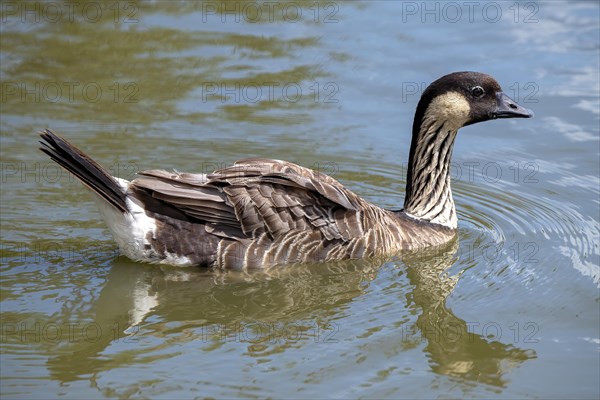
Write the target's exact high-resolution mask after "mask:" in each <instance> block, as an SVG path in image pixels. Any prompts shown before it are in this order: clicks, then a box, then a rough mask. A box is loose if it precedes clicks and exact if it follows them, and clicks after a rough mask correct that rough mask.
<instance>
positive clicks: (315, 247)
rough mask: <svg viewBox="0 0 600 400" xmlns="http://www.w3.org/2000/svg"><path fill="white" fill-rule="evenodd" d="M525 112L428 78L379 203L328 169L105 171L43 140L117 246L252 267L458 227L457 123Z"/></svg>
mask: <svg viewBox="0 0 600 400" xmlns="http://www.w3.org/2000/svg"><path fill="white" fill-rule="evenodd" d="M532 116H533V112H532V111H531V110H528V109H526V108H524V107H522V106H520V105H519V104H517V103H516V102H515V101H514V100H512V99H511V98H509V97H508V96H507V95H506V94H504V93H503V91H502V89H501V87H500V85H499V84H498V82H496V80H495V79H494V78H493V77H491V76H489V75H486V74H483V73H478V72H454V73H451V74H448V75H445V76H443V77H441V78H439V79H437V80H436V81H434V82H433V83H431V84H430V85H429V86H428V87H427V88H426V89H425V90H424V91H423V93H422V95H421V98H420V100H419V102H418V105H417V108H416V112H415V117H414V122H413V128H412V141H411V146H410V153H409V162H408V172H407V184H406V195H405V200H404V208H402V209H401V210H399V211H398V210H396V211H393V210H387V209H383V208H380V207H378V206H376V205H374V204H371V203H369V202H368V201H366V200H364V199H362V198H361V197H359V196H358V195H356V194H355V193H353V192H352V191H350V190H349V189H347V188H345V187H344V186H343V185H342V184H341V183H339V182H338V181H337V180H335V179H333V178H332V177H330V176H328V175H325V174H323V173H321V172H318V171H314V170H311V169H308V168H304V167H301V166H299V165H296V164H294V163H291V162H286V161H281V160H277V159H266V158H246V159H242V160H239V161H237V162H235V163H234V164H233V165H232V166H230V167H227V168H223V169H219V170H217V171H215V172H213V173H211V174H194V173H185V172H169V171H166V170H158V169H155V170H147V171H141V172H138V173H137V177H136V178H135V179H133V180H132V181H127V180H124V179H120V178H117V177H114V176H111V175H110V174H109V173H108V171H107V170H106V169H104V168H103V167H102V166H100V164H98V163H96V162H95V161H94V160H92V159H91V158H90V157H89V156H88V155H87V154H85V153H84V152H83V151H81V150H79V149H78V148H77V147H75V146H74V145H72V144H71V143H69V142H68V141H67V140H65V139H64V138H62V137H60V136H58V135H56V134H54V133H53V132H52V131H50V130H49V129H45V130H44V131H43V132H41V133H40V136H41V138H42V141H40V143H41V144H42V147H41V148H40V150H42V151H43V152H44V153H46V154H47V155H48V156H50V158H51V159H52V160H54V161H55V162H57V163H58V164H59V165H60V166H62V167H63V168H64V169H66V170H67V171H69V172H71V173H72V174H73V175H74V176H75V177H77V178H79V180H81V182H82V183H83V184H84V185H85V186H86V187H87V188H88V189H90V190H91V192H92V194H93V197H94V200H95V202H96V203H97V206H98V208H99V210H100V213H101V214H102V216H103V218H104V221H105V222H106V225H107V226H108V228H109V230H110V232H111V234H112V236H113V238H114V240H115V241H116V243H117V245H118V247H119V249H120V251H121V253H122V254H124V255H125V256H127V257H128V258H130V259H132V260H135V261H139V262H146V263H155V264H168V265H173V266H206V267H213V268H221V269H233V270H249V269H257V268H267V267H272V266H279V265H284V264H298V263H311V262H329V261H338V260H345V259H359V258H365V257H374V256H381V255H390V254H396V253H398V252H401V251H403V250H415V249H420V248H426V247H431V246H438V245H442V244H444V243H446V242H448V241H450V240H452V239H453V237H454V236H455V235H456V231H457V217H456V210H455V206H454V201H453V198H452V192H451V188H450V171H449V166H450V159H451V155H452V148H453V145H454V140H455V138H456V134H457V132H458V130H459V129H460V128H461V127H463V126H467V125H471V124H475V123H478V122H483V121H487V120H492V119H496V118H530V117H532Z"/></svg>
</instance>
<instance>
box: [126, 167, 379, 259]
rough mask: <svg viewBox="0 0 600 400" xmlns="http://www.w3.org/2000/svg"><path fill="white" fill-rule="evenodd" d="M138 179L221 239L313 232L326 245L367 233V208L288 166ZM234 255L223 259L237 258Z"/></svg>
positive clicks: (319, 177) (152, 173)
mask: <svg viewBox="0 0 600 400" xmlns="http://www.w3.org/2000/svg"><path fill="white" fill-rule="evenodd" d="M139 175H140V177H138V178H137V179H135V180H134V181H133V182H132V185H133V187H134V188H136V189H142V190H145V191H146V192H147V193H151V197H152V199H154V200H155V201H158V202H161V205H167V206H171V207H173V208H176V209H177V210H178V211H180V212H182V213H184V214H185V215H186V216H187V217H189V218H192V219H194V220H198V221H199V222H204V223H206V224H207V225H206V226H207V230H208V231H209V232H211V233H215V234H219V235H222V236H227V237H229V236H231V235H236V234H241V235H243V236H245V237H252V238H256V237H258V235H261V234H264V233H267V234H268V235H269V236H270V237H271V238H272V239H275V238H277V237H279V236H282V235H284V234H286V233H288V232H290V231H293V230H299V231H305V230H313V231H315V232H321V234H322V236H323V237H324V238H325V239H327V240H345V241H349V240H351V239H352V237H353V236H354V235H356V234H357V233H358V232H362V231H364V227H362V221H361V218H359V217H358V214H359V210H360V209H361V208H362V207H365V206H366V204H368V203H365V202H364V201H363V200H361V199H360V198H359V197H358V196H356V195H355V194H354V193H352V192H351V191H349V190H347V189H345V188H344V187H343V186H342V185H341V184H340V183H339V182H337V181H336V180H335V179H333V178H331V177H329V176H327V175H325V174H322V173H320V172H318V171H313V170H310V169H308V168H303V167H300V166H298V165H296V164H293V163H289V162H284V161H279V160H268V159H261V158H253V159H245V160H240V161H237V162H236V163H235V164H234V165H233V166H231V167H228V168H224V169H220V170H217V171H215V172H214V173H212V174H208V175H205V174H190V173H179V172H168V171H162V170H149V171H143V172H140V173H139ZM221 225H222V226H221ZM233 250H234V247H232V248H231V249H229V251H227V252H225V257H238V255H237V254H236V255H235V256H234V255H233V254H234V252H233Z"/></svg>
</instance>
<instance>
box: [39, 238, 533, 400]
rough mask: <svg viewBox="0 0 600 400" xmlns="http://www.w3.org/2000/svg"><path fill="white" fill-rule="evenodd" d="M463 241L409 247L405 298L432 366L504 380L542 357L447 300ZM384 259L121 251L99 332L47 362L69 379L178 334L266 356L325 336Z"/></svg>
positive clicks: (137, 358) (208, 345)
mask: <svg viewBox="0 0 600 400" xmlns="http://www.w3.org/2000/svg"><path fill="white" fill-rule="evenodd" d="M456 249H457V241H454V242H453V243H451V244H449V245H447V246H445V247H443V248H438V249H437V250H436V251H435V252H423V251H421V252H418V253H409V254H403V255H402V256H401V257H399V258H398V259H396V260H394V261H392V262H394V263H395V266H394V267H395V268H397V269H398V270H400V271H401V273H403V274H406V276H407V278H408V283H409V286H408V287H407V286H399V289H398V293H397V297H398V303H399V304H403V303H404V302H405V301H406V299H408V306H407V307H408V308H410V309H412V310H413V311H414V312H415V313H416V314H417V319H416V322H415V327H416V328H415V329H417V330H418V332H416V333H417V335H420V337H421V338H422V340H424V341H425V346H424V351H425V353H426V355H427V357H428V359H429V363H430V367H431V369H432V371H434V372H435V373H437V374H440V375H443V376H448V377H451V378H457V379H459V380H462V381H463V382H469V381H470V382H482V383H485V384H488V385H492V386H494V387H498V388H503V387H505V386H506V384H507V381H506V378H505V377H504V375H505V374H506V372H507V371H508V370H510V369H511V368H510V367H511V366H513V367H514V366H518V365H519V364H521V363H523V362H524V361H526V360H528V359H531V358H535V357H536V355H535V352H534V351H533V350H528V349H521V348H518V347H515V346H513V345H510V344H505V343H501V342H499V341H496V340H489V339H486V338H484V337H482V336H480V335H477V334H475V333H473V332H471V331H470V329H469V325H468V324H467V322H465V321H464V320H463V319H461V318H459V317H457V316H456V315H454V313H453V312H452V311H451V310H449V309H448V308H447V306H446V298H447V297H448V295H449V294H450V293H451V292H452V290H453V289H454V287H455V285H456V283H457V282H458V280H459V276H460V274H459V275H455V276H451V275H450V274H449V273H448V268H449V267H450V266H451V265H452V264H453V263H454V262H455V261H456ZM385 261H386V260H370V261H362V262H345V263H336V264H327V265H323V264H321V265H309V266H294V267H289V268H283V269H275V270H271V271H266V272H257V273H253V274H244V273H239V272H215V271H202V270H182V269H178V268H171V267H163V268H162V269H161V268H156V267H152V268H148V266H146V265H143V264H135V263H131V262H129V261H126V260H124V259H122V258H119V259H117V260H116V261H115V263H114V265H113V267H112V269H111V271H110V273H109V276H108V279H107V282H106V285H105V287H104V288H103V289H102V291H101V293H100V296H99V298H98V299H97V301H95V303H94V304H92V308H93V309H95V314H94V318H93V320H94V324H95V325H96V326H98V327H99V328H100V329H101V334H98V335H96V336H95V337H94V338H93V340H80V341H78V342H77V343H68V344H66V345H65V346H64V348H63V351H62V352H60V354H61V355H59V356H57V357H54V358H51V359H49V361H48V366H49V370H50V371H51V374H52V376H53V378H55V379H58V380H60V381H62V382H68V381H72V380H77V379H81V377H82V376H84V375H85V376H88V375H90V374H91V375H92V377H93V376H95V374H97V373H101V372H103V371H108V370H111V369H114V368H123V367H127V366H130V365H132V364H140V363H149V362H152V361H154V360H156V359H160V358H167V359H168V358H171V357H174V356H176V355H178V354H179V353H177V352H178V351H179V350H178V347H177V346H174V344H178V343H189V342H193V343H198V347H199V348H201V349H202V350H204V351H211V350H213V349H215V348H218V347H220V346H223V345H224V344H225V343H227V342H228V341H232V340H236V341H238V342H242V343H245V344H247V353H248V354H249V355H251V356H260V355H265V354H273V353H278V352H283V351H286V349H288V348H292V347H293V348H298V347H302V346H303V344H306V343H309V342H310V341H313V340H315V335H320V339H321V340H326V339H327V336H328V335H329V334H331V333H332V332H333V330H334V329H335V327H336V323H335V321H336V320H337V319H338V318H339V317H340V314H343V313H344V312H346V310H347V309H348V306H349V305H350V303H352V302H353V301H355V300H356V299H358V298H359V297H360V296H362V295H364V294H365V293H366V290H367V288H368V287H369V285H370V283H371V282H372V281H373V280H374V279H375V278H376V277H377V274H378V272H379V271H380V270H381V267H382V265H385ZM387 261H388V262H390V261H389V260H387ZM65 317H68V316H65ZM309 321H314V322H309ZM342 333H343V332H342ZM399 336H400V335H399ZM399 340H405V338H402V339H399ZM394 356H395V357H396V356H398V355H397V354H396V355H394ZM400 356H401V355H400ZM92 380H94V378H92Z"/></svg>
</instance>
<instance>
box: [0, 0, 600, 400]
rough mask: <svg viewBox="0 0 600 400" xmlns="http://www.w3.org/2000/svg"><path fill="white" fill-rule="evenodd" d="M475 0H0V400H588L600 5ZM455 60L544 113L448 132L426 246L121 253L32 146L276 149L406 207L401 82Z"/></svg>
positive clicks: (144, 150)
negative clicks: (240, 267)
mask: <svg viewBox="0 0 600 400" xmlns="http://www.w3.org/2000/svg"><path fill="white" fill-rule="evenodd" d="M471 4H472V5H466V4H464V3H461V2H456V3H429V4H428V5H427V6H425V5H424V4H423V3H421V2H391V1H386V2H352V3H345V2H344V3H342V2H305V1H295V2H285V3H284V2H280V3H278V5H272V6H270V7H273V8H272V9H269V8H265V7H269V6H267V5H265V4H259V3H254V2H240V3H235V2H233V3H232V2H228V3H224V2H215V1H212V2H205V3H192V2H183V3H171V2H162V1H158V2H154V3H152V4H149V5H147V4H144V5H141V4H139V3H137V2H113V3H110V2H108V3H104V5H102V6H101V5H100V3H96V2H85V3H82V2H80V3H77V5H75V6H73V8H69V7H67V6H65V5H63V4H62V3H57V2H54V3H37V2H33V3H30V4H29V5H23V4H21V3H14V2H4V3H2V10H1V11H2V25H0V32H1V34H2V35H1V39H0V41H1V42H0V43H1V45H2V51H1V55H0V61H1V64H2V65H1V69H0V78H1V79H2V94H1V96H2V99H1V106H2V121H1V125H0V128H1V132H2V137H1V140H2V148H1V152H0V154H1V158H2V163H1V165H2V175H1V177H2V195H1V207H2V208H1V216H2V254H1V259H2V270H1V273H2V291H1V303H0V304H1V312H2V314H1V315H2V330H1V335H2V336H1V341H0V343H1V345H2V354H1V367H2V368H1V377H2V381H1V393H2V397H3V398H48V397H59V396H60V397H63V398H83V397H87V398H102V397H119V398H129V397H136V398H137V397H153V398H175V397H238V396H239V397H286V398H287V397H302V398H306V397H309V396H312V397H315V396H316V397H342V398H347V397H378V398H379V397H389V398H415V397H421V398H438V397H441V398H447V397H494V398H499V397H502V398H517V397H530V398H535V397H542V398H551V397H554V398H598V397H599V396H600V389H599V381H598V376H599V375H600V371H599V368H600V367H599V365H600V362H599V361H600V360H599V344H600V332H599V329H600V328H599V311H600V310H599V292H598V288H599V286H600V268H599V260H600V256H599V254H600V250H599V248H598V243H599V242H600V241H599V236H600V235H599V222H598V221H599V219H600V215H599V186H600V183H599V176H600V171H599V163H598V157H599V150H600V149H599V146H600V133H599V118H600V110H599V109H600V104H599V95H598V93H599V91H600V88H599V86H600V79H599V76H598V73H599V72H598V71H599V65H598V59H599V58H598V53H599V51H598V50H599V39H598V37H599V20H600V17H599V7H598V4H597V3H595V2H581V3H572V2H570V3H568V4H567V3H561V2H539V3H537V2H522V3H514V2H492V3H479V2H475V3H474V5H473V3H471ZM99 6H101V8H100V9H98V7H99ZM27 7H29V8H27ZM226 7H230V8H226ZM425 7H429V8H427V9H426V8H425ZM470 7H471V8H470ZM259 9H260V10H261V15H260V17H259V16H258V14H257V12H258V11H257V10H259ZM98 10H100V11H98ZM269 10H270V11H269ZM299 12H300V13H302V15H301V16H300V14H298V13H299ZM71 19H72V20H73V21H72V22H71ZM457 70H476V71H482V72H486V73H489V74H491V75H493V76H495V77H496V78H497V79H498V81H499V82H500V83H501V85H502V86H503V87H504V90H505V91H506V92H507V94H509V95H510V96H511V97H513V98H515V100H517V101H519V102H520V103H522V104H523V105H524V106H526V107H528V108H532V109H533V110H534V111H535V113H536V117H535V118H534V119H532V120H504V121H495V122H489V123H485V124H478V125H474V126H470V127H467V128H465V129H463V130H461V132H460V133H459V136H458V139H457V143H456V146H455V149H454V159H453V165H452V168H453V191H454V197H455V201H456V204H457V209H458V213H459V234H458V239H457V240H456V241H455V242H453V243H450V244H448V246H446V247H445V248H443V249H438V250H437V251H436V252H435V253H432V252H428V251H424V252H417V253H414V254H404V255H399V256H397V257H394V258H390V259H382V260H365V261H360V262H359V261H357V262H352V263H341V264H332V265H309V266H300V267H291V268H283V269H279V270H275V271H267V272H260V273H255V274H239V273H237V274H236V273H227V272H212V271H202V270H195V269H177V268H170V267H156V266H150V265H143V264H136V263H133V262H130V261H128V260H127V259H125V258H123V257H120V256H118V254H117V252H116V248H115V246H114V244H113V242H112V240H111V239H110V237H109V234H108V231H107V230H106V228H105V227H104V225H103V223H102V222H101V221H100V219H99V214H98V212H97V211H96V209H95V206H94V204H93V203H92V201H91V200H90V197H89V196H88V195H87V193H86V192H85V190H83V189H82V188H81V185H80V184H79V183H78V182H76V181H75V180H74V179H73V178H72V177H71V176H69V175H68V174H66V173H64V172H61V171H60V170H59V169H58V168H57V167H55V166H54V164H52V163H51V162H50V161H49V160H47V158H46V157H45V156H44V155H43V154H41V153H40V152H39V151H38V150H37V146H36V140H37V136H36V132H37V131H39V130H40V129H42V128H45V127H49V128H52V129H53V130H55V131H56V132H57V133H59V134H62V135H64V136H66V137H67V138H69V140H71V141H73V142H74V143H76V144H77V145H79V146H81V147H82V148H83V149H85V150H86V151H87V152H89V154H91V155H93V157H95V158H96V159H97V160H98V161H100V162H101V163H102V164H104V165H105V166H107V167H109V168H110V169H111V171H112V172H113V173H114V174H116V175H119V176H121V177H123V178H132V177H133V175H134V173H135V171H136V170H140V169H149V168H156V167H163V168H167V169H177V170H189V171H194V172H207V171H211V170H213V169H216V168H219V167H222V166H226V165H230V164H231V163H232V162H233V161H234V160H235V159H237V158H242V157H248V156H265V157H273V158H282V159H286V160H290V161H294V162H296V163H299V164H302V165H305V166H310V167H313V168H317V169H320V170H322V171H324V172H326V173H329V174H331V175H333V176H334V177H336V178H337V179H339V180H341V181H342V182H343V183H344V184H345V185H347V186H348V187H349V188H351V189H353V190H354V191H356V192H357V193H359V194H360V195H362V196H364V197H365V198H367V199H368V200H370V201H372V202H375V203H377V204H380V205H382V206H385V207H393V208H399V207H401V206H402V201H403V196H404V185H405V174H406V162H407V158H408V148H409V144H410V126H411V124H412V113H413V112H414V109H415V106H416V102H417V101H418V97H419V94H420V92H421V91H422V89H423V87H424V86H425V85H426V84H427V83H429V82H430V81H432V80H433V79H436V78H437V77H439V76H441V75H444V74H446V73H448V72H451V71H457Z"/></svg>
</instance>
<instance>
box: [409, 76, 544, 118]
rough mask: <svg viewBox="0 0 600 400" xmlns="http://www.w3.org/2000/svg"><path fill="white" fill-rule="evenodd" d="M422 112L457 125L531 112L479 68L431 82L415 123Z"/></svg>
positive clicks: (421, 102)
mask: <svg viewBox="0 0 600 400" xmlns="http://www.w3.org/2000/svg"><path fill="white" fill-rule="evenodd" d="M425 112H427V113H428V114H429V113H430V112H431V113H433V115H431V117H432V118H436V119H437V118H441V119H446V120H448V121H454V122H455V124H456V128H460V127H462V126H466V125H471V124H475V123H477V122H482V121H487V120H490V119H496V118H530V117H532V116H533V112H532V111H531V110H528V109H526V108H524V107H521V106H520V105H519V104H517V102H515V101H514V100H512V99H511V98H510V97H508V96H507V95H505V94H504V93H503V92H502V88H501V87H500V85H499V84H498V82H496V80H495V79H494V78H492V77H491V76H489V75H486V74H482V73H479V72H454V73H451V74H448V75H445V76H443V77H441V78H439V79H438V80H436V81H434V82H433V83H431V84H430V85H429V86H428V87H427V89H425V91H424V92H423V95H422V96H421V100H420V101H419V105H418V107H417V115H416V116H415V117H416V118H415V124H419V125H420V123H421V121H422V119H423V117H424V116H425ZM417 118H418V119H417Z"/></svg>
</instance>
